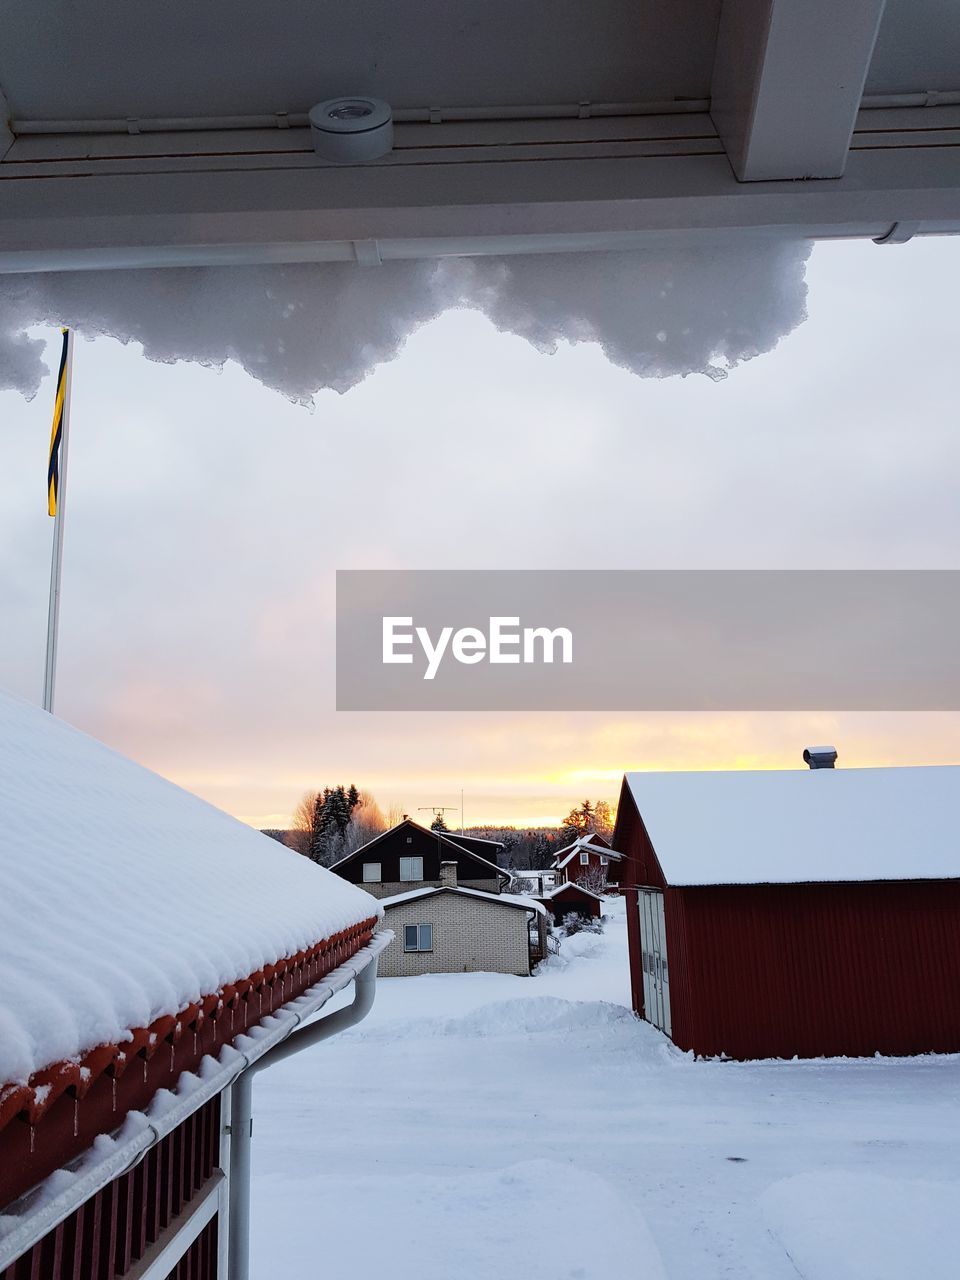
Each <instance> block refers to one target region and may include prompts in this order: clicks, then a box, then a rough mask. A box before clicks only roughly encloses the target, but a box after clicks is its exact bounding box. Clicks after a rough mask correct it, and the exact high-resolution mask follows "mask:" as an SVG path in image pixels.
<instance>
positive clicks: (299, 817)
mask: <svg viewBox="0 0 960 1280" xmlns="http://www.w3.org/2000/svg"><path fill="white" fill-rule="evenodd" d="M319 794H320V793H319V792H318V791H307V792H306V793H305V794H304V796H303V799H302V800H301V801H300V803H299V804H298V805H297V807H296V809H294V811H293V814H292V815H291V818H290V828H289V830H288V831H287V838H286V841H285V843H286V844H287V846H288V847H289V848H291V849H295V850H296V851H297V853H302V854H303V856H304V857H305V858H306V857H309V855H310V845H311V842H312V840H313V820H314V814H315V813H316V808H317V796H318V795H319Z"/></svg>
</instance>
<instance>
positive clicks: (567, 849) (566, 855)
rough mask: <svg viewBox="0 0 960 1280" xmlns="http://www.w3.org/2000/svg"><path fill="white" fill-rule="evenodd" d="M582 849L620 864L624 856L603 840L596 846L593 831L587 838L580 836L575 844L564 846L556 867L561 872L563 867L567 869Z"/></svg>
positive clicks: (558, 856) (556, 859)
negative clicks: (568, 864)
mask: <svg viewBox="0 0 960 1280" xmlns="http://www.w3.org/2000/svg"><path fill="white" fill-rule="evenodd" d="M581 849H585V850H586V851H587V852H588V853H595V854H597V855H598V856H599V857H601V858H610V859H611V860H612V861H614V862H619V861H620V859H621V857H622V856H623V855H622V854H620V853H618V852H617V851H616V849H612V848H611V847H610V846H609V845H608V844H607V843H606V841H603V840H602V841H601V843H599V844H595V843H594V833H593V832H592V831H591V832H589V833H588V834H587V835H585V836H578V837H577V839H576V840H574V842H573V844H568V845H564V847H563V848H562V849H560V850H559V851H558V853H557V856H556V858H555V859H554V862H553V865H554V867H555V868H556V869H557V870H558V871H559V870H560V869H561V868H562V867H565V866H566V865H567V863H568V862H569V861H570V860H571V859H572V858H574V857H576V855H577V854H578V853H579V852H580V850H581Z"/></svg>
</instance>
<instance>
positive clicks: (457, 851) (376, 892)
mask: <svg viewBox="0 0 960 1280" xmlns="http://www.w3.org/2000/svg"><path fill="white" fill-rule="evenodd" d="M502 848H503V846H502V845H500V844H498V843H497V842H496V841H492V840H479V839H477V838H476V837H474V836H459V835H455V834H454V833H453V832H449V831H447V832H438V831H431V830H428V829H427V828H426V827H422V826H421V825H420V823H419V822H414V821H413V819H412V818H405V819H404V820H403V822H400V823H398V824H397V825H396V826H395V827H391V828H390V830H389V831H384V832H383V833H382V834H381V835H379V836H376V837H375V838H374V839H373V840H370V841H369V842H368V843H367V844H365V845H364V846H363V847H362V848H361V849H357V851H356V852H355V853H351V854H348V855H347V857H345V858H341V859H340V861H339V862H337V863H335V864H334V865H333V866H332V867H331V868H330V870H331V871H334V872H335V873H336V874H337V875H338V876H342V877H343V879H344V880H349V881H351V882H352V883H353V884H357V885H362V886H363V888H364V889H366V891H367V892H368V893H372V894H373V896H374V897H375V898H389V897H391V896H393V895H394V894H398V893H406V892H407V891H409V890H411V889H430V888H440V886H441V884H442V883H443V877H442V876H441V873H440V867H441V864H442V863H455V864H456V883H457V884H458V885H459V886H460V887H461V888H463V889H482V890H484V891H485V892H487V893H500V892H501V891H502V890H503V888H504V886H505V885H506V884H508V883H509V880H510V875H509V873H508V872H506V871H502V870H501V869H500V867H498V866H497V864H496V861H495V859H496V856H497V854H498V853H499V852H500V850H501V849H502ZM481 850H482V852H481Z"/></svg>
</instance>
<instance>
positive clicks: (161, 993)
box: [0, 694, 389, 1280]
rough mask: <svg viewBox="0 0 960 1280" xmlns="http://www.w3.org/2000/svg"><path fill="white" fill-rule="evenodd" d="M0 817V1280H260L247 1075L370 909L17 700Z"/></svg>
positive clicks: (9, 720) (363, 956)
mask: <svg viewBox="0 0 960 1280" xmlns="http://www.w3.org/2000/svg"><path fill="white" fill-rule="evenodd" d="M0 814H2V819H0V1280H121V1278H122V1277H125V1276H129V1277H134V1276H135V1277H136V1280H224V1278H225V1277H226V1275H227V1271H228V1269H229V1274H230V1276H231V1278H234V1277H235V1278H237V1280H246V1276H247V1267H246V1259H247V1224H248V1222H249V1214H248V1196H249V1172H250V1134H251V1126H252V1111H251V1092H250V1081H251V1078H252V1076H253V1074H254V1073H255V1072H256V1071H259V1070H260V1069H261V1068H262V1067H264V1066H266V1065H268V1064H269V1063H270V1062H271V1061H274V1060H276V1058H278V1057H281V1056H286V1055H287V1054H288V1053H290V1052H292V1051H294V1049H298V1048H302V1047H305V1046H306V1045H308V1044H312V1043H313V1042H314V1041H315V1040H317V1039H321V1038H326V1036H327V1035H329V1034H331V1033H332V1031H333V1030H335V1029H339V1028H340V1027H342V1026H344V1025H348V1024H349V1023H350V1022H351V1021H357V1020H359V1018H360V1017H362V1016H363V1014H364V1013H365V1012H366V1009H367V1008H369V1005H370V1003H371V1001H372V995H373V991H372V987H373V982H374V980H375V975H376V957H377V954H378V953H379V951H380V950H381V949H382V946H383V945H385V943H386V942H388V941H389V936H387V935H383V934H379V935H377V936H374V933H375V930H376V929H377V926H378V923H379V915H380V912H379V909H378V907H377V904H376V903H375V902H374V900H373V899H372V898H371V897H370V896H369V895H367V894H365V893H363V892H362V890H359V889H357V888H355V887H354V886H353V885H349V884H347V883H345V882H344V881H342V880H339V879H338V878H337V877H335V876H332V875H330V874H329V873H328V872H325V871H322V870H321V869H320V868H318V867H316V866H314V865H313V864H312V863H310V862H308V861H307V860H306V859H305V858H301V857H300V856H299V855H298V854H295V853H293V852H292V851H290V850H288V849H285V848H283V847H282V846H281V845H279V844H277V842H276V841H273V840H270V839H269V838H268V837H266V836H263V835H261V834H260V833H259V832H257V831H254V830H253V829H252V828H250V827H247V826H245V825H244V824H243V823H241V822H237V821H236V820H235V819H233V818H231V817H228V815H227V814H225V813H221V812H220V811H219V810H217V809H214V808H212V807H211V806H210V805H208V804H205V803H204V802H203V801H202V800H199V799H198V798H197V797H196V796H192V795H189V794H188V793H187V792H185V791H182V790H181V789H180V788H179V787H175V786H173V785H172V784H171V783H169V782H166V781H164V779H162V778H159V777H157V776H156V775H155V774H152V773H150V772H149V771H148V770H146V769H142V768H140V767H139V766H137V765H135V764H133V763H132V762H131V761H129V760H125V759H124V758H123V757H122V756H118V755H116V754H115V753H114V752H112V751H110V750H108V749H107V748H106V747H104V746H102V745H101V744H100V743H98V742H95V741H94V740H93V739H92V738H88V737H87V736H86V735H85V734H82V733H78V732H77V731H76V730H74V729H71V728H70V727H69V726H68V725H66V724H64V723H63V722H62V721H59V720H56V719H55V718H54V717H53V716H51V715H48V714H47V713H46V712H43V711H40V710H39V709H38V708H36V707H33V706H29V705H27V704H26V703H23V702H20V701H19V700H17V699H14V698H11V697H9V696H8V695H5V694H0ZM353 982H355V983H356V998H355V1002H354V1005H353V1006H351V1007H350V1011H349V1012H348V1011H347V1010H343V1011H338V1013H337V1014H334V1015H331V1016H330V1018H321V1019H320V1020H318V1021H315V1022H313V1023H311V1025H309V1026H301V1025H300V1024H301V1023H302V1022H304V1021H305V1020H306V1019H307V1018H309V1017H310V1016H311V1015H312V1014H314V1013H316V1012H318V1011H319V1010H320V1009H321V1008H322V1007H323V1005H324V1004H325V1003H326V1002H327V1000H329V999H330V997H331V996H332V995H333V994H334V992H335V991H337V990H340V989H342V988H345V987H347V986H348V985H349V984H350V983H353ZM345 1015H346V1016H345ZM331 1018H335V1019H337V1022H336V1023H334V1022H332V1021H331ZM160 1091H163V1092H162V1094H161V1096H159V1097H158V1096H157V1095H158V1093H160ZM64 1169H66V1170H68V1171H69V1173H70V1177H64V1176H63V1174H62V1172H57V1171H62V1170H64ZM51 1174H55V1176H54V1177H51V1176H50V1175H51ZM227 1223H229V1230H228V1229H227V1227H226V1224H227Z"/></svg>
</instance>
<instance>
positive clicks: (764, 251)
mask: <svg viewBox="0 0 960 1280" xmlns="http://www.w3.org/2000/svg"><path fill="white" fill-rule="evenodd" d="M809 252H810V250H809V245H807V244H806V243H802V242H781V241H767V240H759V241H755V242H748V243H746V244H739V245H737V246H725V247H714V248H702V247H701V248H686V249H681V248H671V249H669V250H667V249H664V250H658V251H652V250H651V251H648V252H633V253H585V254H550V255H545V254H538V255H529V256H521V257H508V258H476V259H445V260H441V261H440V262H389V263H384V264H383V265H382V266H380V267H375V268H369V267H359V266H356V265H354V264H350V263H321V264H296V265H288V266H284V265H273V266H263V267H203V268H170V269H166V268H164V269H156V270H149V271H99V272H98V271H85V272H68V273H62V274H37V275H21V276H9V275H8V276H4V277H2V278H0V390H2V389H4V388H13V389H15V390H17V391H19V392H21V393H22V394H24V395H27V396H30V395H33V394H34V393H35V392H36V390H37V388H38V387H39V385H40V380H41V378H42V376H43V373H44V367H45V366H44V363H43V360H42V358H41V357H42V351H43V343H42V342H40V341H38V340H37V339H33V338H30V337H29V336H28V335H27V334H26V332H25V330H26V329H27V328H28V327H29V326H31V325H35V324H57V325H59V324H69V325H71V326H73V327H74V328H75V329H77V330H78V331H79V332H80V333H82V334H84V335H86V336H91V337H92V336H97V335H100V334H109V335H111V336H112V337H115V338H119V339H120V340H121V341H124V342H127V341H136V342H140V343H142V344H143V348H144V354H145V355H146V356H147V357H148V359H150V360H157V361H162V362H166V363H171V362H173V361H177V360H191V361H196V362H197V363H199V364H204V365H210V366H214V367H219V366H221V365H222V364H223V363H224V362H225V361H227V360H235V361H237V363H239V364H240V365H242V366H243V368H244V369H246V371H247V372H248V373H249V374H251V376H252V377H254V378H257V379H258V380H259V381H260V382H262V383H264V384H265V385H266V386H268V387H273V388H275V389H276V390H277V391H280V392H282V393H283V394H284V395H286V396H289V397H290V398H292V399H294V400H300V401H305V402H307V401H309V400H310V399H311V397H312V396H313V394H314V393H315V392H316V391H318V390H320V389H322V388H332V389H333V390H335V391H340V392H343V391H346V390H348V389H349V388H350V387H352V386H354V385H356V384H357V383H358V382H360V381H362V380H363V378H365V377H366V376H367V374H368V373H370V372H371V371H372V370H373V369H375V368H376V367H377V365H379V364H382V363H383V362H384V361H387V360H392V359H393V358H394V357H395V356H396V355H397V353H398V352H399V351H400V349H401V347H402V346H403V344H404V342H405V341H406V339H407V338H408V337H409V336H410V334H411V333H413V332H414V330H415V329H417V328H418V327H419V326H420V325H421V324H423V323H424V322H425V321H427V320H430V319H432V318H434V317H436V316H438V315H440V314H441V313H442V312H444V311H447V310H450V309H451V308H456V307H466V308H472V309H473V308H475V309H478V310H480V311H482V312H484V313H485V314H486V315H487V316H489V317H490V319H491V320H492V321H493V322H494V324H496V325H497V327H498V328H499V329H501V330H503V331H504V332H507V333H515V334H518V335H519V336H520V337H522V338H525V339H526V340H527V341H528V342H530V343H532V344H533V346H535V347H536V348H537V349H538V350H540V351H544V352H553V351H555V350H556V349H557V346H558V345H559V343H561V342H572V343H579V342H590V343H598V344H599V345H600V346H601V347H602V348H603V351H604V353H605V354H606V356H607V358H608V359H609V360H610V361H611V362H612V363H614V364H617V365H620V366H622V367H623V368H625V369H629V370H631V371H632V372H634V373H636V374H639V375H640V376H642V377H652V378H663V377H668V376H670V375H673V374H689V373H697V372H699V373H705V374H707V375H708V376H710V377H713V378H722V377H724V376H725V375H726V371H727V370H729V369H732V368H734V367H735V366H736V365H737V364H739V363H740V362H741V361H743V360H749V359H751V358H752V357H754V356H756V355H759V354H761V353H762V352H765V351H770V350H771V349H772V348H773V347H775V346H776V344H777V342H778V341H779V340H780V338H782V337H783V336H784V335H785V334H787V333H789V332H790V331H791V330H792V329H794V328H795V327H796V326H797V325H798V324H799V323H800V322H801V321H802V320H803V319H804V316H805V298H806V285H805V284H804V268H805V263H806V259H807V256H808V254H809Z"/></svg>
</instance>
